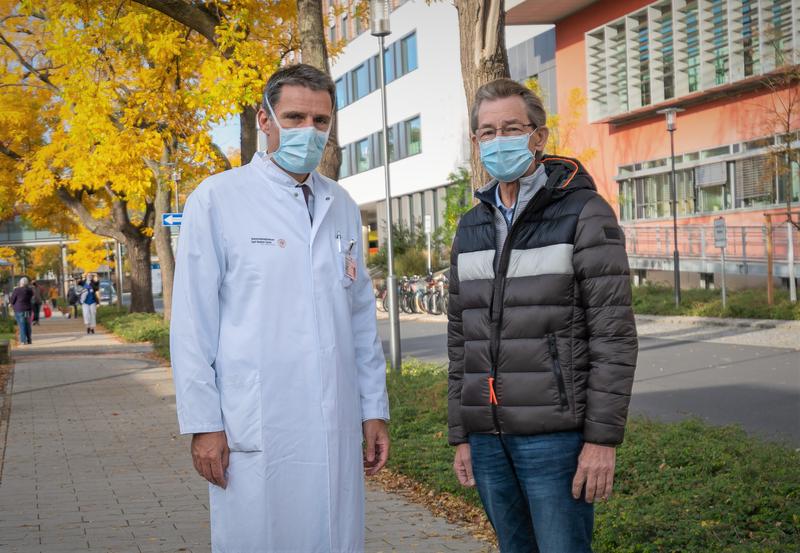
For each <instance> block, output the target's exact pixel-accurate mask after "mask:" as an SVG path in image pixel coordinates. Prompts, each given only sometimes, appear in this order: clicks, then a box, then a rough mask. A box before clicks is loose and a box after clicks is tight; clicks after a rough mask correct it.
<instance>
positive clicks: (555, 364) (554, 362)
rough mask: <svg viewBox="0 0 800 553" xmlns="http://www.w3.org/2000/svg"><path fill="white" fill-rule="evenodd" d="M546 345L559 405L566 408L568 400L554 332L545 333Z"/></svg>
mask: <svg viewBox="0 0 800 553" xmlns="http://www.w3.org/2000/svg"><path fill="white" fill-rule="evenodd" d="M547 345H548V348H549V349H550V360H551V364H550V367H551V370H552V371H553V376H554V377H555V379H556V384H557V385H558V402H559V404H560V405H561V409H562V410H563V409H567V408H568V407H569V402H568V401H567V388H566V386H565V384H564V375H563V373H562V372H561V361H560V360H559V358H558V344H557V343H556V335H555V334H548V335H547Z"/></svg>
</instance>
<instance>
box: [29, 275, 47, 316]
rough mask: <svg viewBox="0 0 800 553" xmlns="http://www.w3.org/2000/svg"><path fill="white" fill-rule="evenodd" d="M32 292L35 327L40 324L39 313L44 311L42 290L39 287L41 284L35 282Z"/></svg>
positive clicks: (32, 283)
mask: <svg viewBox="0 0 800 553" xmlns="http://www.w3.org/2000/svg"><path fill="white" fill-rule="evenodd" d="M31 291H32V292H33V323H32V324H34V325H38V324H39V313H40V312H41V311H42V302H43V301H44V300H43V297H42V288H41V286H39V283H38V282H36V281H35V280H34V281H33V282H31Z"/></svg>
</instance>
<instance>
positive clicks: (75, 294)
mask: <svg viewBox="0 0 800 553" xmlns="http://www.w3.org/2000/svg"><path fill="white" fill-rule="evenodd" d="M80 301H81V295H80V293H79V291H78V287H77V286H76V284H75V281H74V280H73V279H70V280H69V289H68V290H67V303H69V311H67V318H68V319H69V318H70V317H72V318H73V319H77V318H78V304H79V303H80Z"/></svg>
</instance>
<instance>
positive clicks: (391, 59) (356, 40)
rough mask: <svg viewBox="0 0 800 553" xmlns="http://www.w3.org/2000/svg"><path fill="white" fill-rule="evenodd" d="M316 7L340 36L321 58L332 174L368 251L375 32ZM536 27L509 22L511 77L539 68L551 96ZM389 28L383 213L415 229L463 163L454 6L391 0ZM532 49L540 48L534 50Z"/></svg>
mask: <svg viewBox="0 0 800 553" xmlns="http://www.w3.org/2000/svg"><path fill="white" fill-rule="evenodd" d="M326 9H328V14H329V15H328V21H329V23H330V27H329V39H330V40H332V41H339V40H342V39H344V40H347V41H348V42H347V45H346V46H345V48H344V50H343V51H342V52H341V53H340V54H339V55H338V57H337V58H336V59H335V60H334V63H333V64H332V67H331V73H332V75H333V78H334V80H335V82H336V90H337V97H338V117H339V120H338V121H339V144H340V146H341V148H342V166H341V177H340V183H341V184H342V185H343V186H344V187H345V188H346V189H347V190H348V192H349V193H350V194H351V195H352V196H353V198H354V199H355V201H356V202H357V203H358V204H359V206H360V207H361V212H362V220H363V223H364V224H365V225H368V226H369V230H370V236H371V240H370V242H371V248H372V249H373V251H375V250H376V249H377V247H378V244H379V243H381V242H382V241H383V235H384V233H385V230H386V228H387V227H386V209H385V189H384V168H383V158H382V140H383V137H382V120H381V103H380V102H381V98H380V91H379V90H378V87H379V79H378V77H379V73H378V57H377V56H378V40H377V39H376V38H375V37H373V36H372V35H371V34H370V33H369V29H368V23H367V20H366V19H364V18H363V17H364V16H366V14H363V15H362V17H358V16H357V15H358V14H357V12H356V11H353V10H352V9H351V10H350V11H347V10H343V9H342V8H340V7H336V6H333V7H331V5H328V6H326ZM546 28H547V27H535V28H524V29H521V30H519V29H514V30H512V32H511V37H510V38H511V40H507V44H509V45H512V48H511V49H510V50H509V57H510V59H512V60H513V64H512V66H513V68H514V71H515V78H518V79H519V80H524V79H527V78H530V77H536V76H539V75H541V82H542V83H543V88H544V89H545V90H547V91H548V94H546V95H545V96H549V98H548V101H550V102H551V103H554V102H555V101H556V94H555V67H554V64H555V61H554V57H553V54H554V52H555V39H554V37H553V36H552V32H551V34H550V37H549V39H548V38H547V37H545V38H540V37H539V36H535V35H538V34H539V33H541V32H542V31H543V30H545V29H546ZM391 31H392V33H391V34H390V35H389V36H387V37H386V39H385V44H386V49H385V54H384V56H385V58H384V61H385V65H386V81H387V89H386V97H387V111H388V124H389V126H390V129H389V133H390V135H389V158H390V172H391V188H392V197H393V199H392V201H393V205H392V215H393V220H394V221H395V222H396V223H399V224H401V225H403V226H405V227H408V228H412V229H416V228H419V227H420V226H421V225H422V224H423V221H424V219H425V216H426V215H429V216H430V217H431V222H432V227H433V229H434V230H435V229H436V228H438V227H439V226H440V225H441V224H442V222H443V213H444V207H445V202H444V198H445V194H446V188H447V186H448V184H449V178H448V177H449V175H450V174H451V173H454V172H456V171H457V170H458V169H459V168H461V167H467V166H468V165H469V152H470V147H471V146H470V142H469V121H468V115H467V103H466V99H465V97H464V88H463V83H462V79H461V63H460V45H459V34H458V14H457V12H456V9H455V7H454V6H453V5H452V4H451V3H447V2H432V3H430V4H428V3H426V2H424V1H423V0H393V2H392V13H391ZM548 40H549V42H548ZM539 44H542V45H543V46H542V47H541V48H540V49H538V48H536V45H539ZM548 45H549V50H548V49H547V48H546V47H545V46H548ZM534 50H540V51H541V52H542V53H543V54H547V52H548V51H549V52H550V55H549V57H548V56H547V55H545V56H544V57H542V55H539V56H538V57H537V56H535V55H534Z"/></svg>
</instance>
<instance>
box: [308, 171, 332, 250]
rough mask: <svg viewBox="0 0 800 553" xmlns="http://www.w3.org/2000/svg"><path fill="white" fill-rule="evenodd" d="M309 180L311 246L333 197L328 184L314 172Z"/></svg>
mask: <svg viewBox="0 0 800 553" xmlns="http://www.w3.org/2000/svg"><path fill="white" fill-rule="evenodd" d="M311 178H312V179H314V223H313V224H312V225H311V243H312V244H313V243H314V238H315V237H316V236H317V231H318V230H319V228H320V227H321V226H322V224H323V223H324V222H325V216H326V215H327V214H328V211H330V209H331V205H332V204H333V201H334V195H333V190H332V187H331V185H330V183H329V182H328V181H327V180H326V179H323V178H322V177H321V176H320V175H319V174H318V173H317V172H316V171H314V172H313V173H312V174H311Z"/></svg>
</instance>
